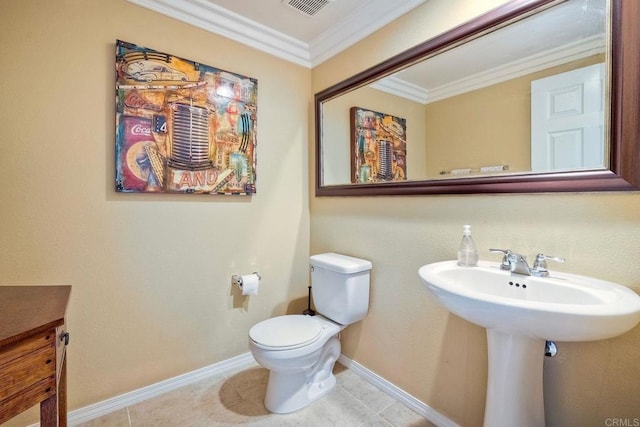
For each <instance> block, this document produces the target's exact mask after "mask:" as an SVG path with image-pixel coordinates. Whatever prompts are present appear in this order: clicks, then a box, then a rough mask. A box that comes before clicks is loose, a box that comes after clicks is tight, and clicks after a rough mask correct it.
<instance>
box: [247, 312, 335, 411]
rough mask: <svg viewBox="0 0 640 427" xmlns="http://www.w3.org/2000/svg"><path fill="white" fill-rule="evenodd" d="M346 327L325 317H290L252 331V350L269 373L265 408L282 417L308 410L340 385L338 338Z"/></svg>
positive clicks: (275, 319)
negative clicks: (337, 374) (317, 400)
mask: <svg viewBox="0 0 640 427" xmlns="http://www.w3.org/2000/svg"><path fill="white" fill-rule="evenodd" d="M344 328H345V326H343V325H339V324H337V323H334V322H332V321H330V320H328V319H325V318H324V317H322V316H304V315H287V316H279V317H274V318H271V319H267V320H265V321H262V322H260V323H258V324H256V325H255V326H253V327H252V328H251V330H250V331H249V338H250V339H249V348H250V350H251V353H252V354H253V357H254V358H255V359H256V361H257V362H258V363H259V364H260V365H261V366H262V367H264V368H266V369H269V380H268V383H267V393H266V395H265V401H264V404H265V407H266V408H267V409H268V410H269V411H270V412H274V413H278V414H286V413H289V412H293V411H297V410H298V409H301V408H304V407H305V406H307V405H308V404H309V403H311V402H313V401H314V400H316V399H319V398H320V397H322V396H323V395H324V394H326V393H327V392H329V391H330V390H331V389H332V388H333V386H334V385H335V383H336V379H335V376H334V375H333V372H332V371H333V366H334V364H335V362H336V360H338V357H340V341H339V340H338V339H337V338H336V335H337V334H338V333H339V332H340V331H341V330H342V329H344Z"/></svg>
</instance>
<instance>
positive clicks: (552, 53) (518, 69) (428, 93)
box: [370, 36, 606, 104]
mask: <svg viewBox="0 0 640 427" xmlns="http://www.w3.org/2000/svg"><path fill="white" fill-rule="evenodd" d="M605 49H606V45H605V43H604V40H603V39H602V36H593V37H590V38H586V39H584V40H581V41H579V42H576V43H573V44H570V45H566V46H562V47H560V48H555V49H550V50H547V51H544V52H541V53H538V54H536V55H532V56H528V57H526V58H522V59H519V60H517V61H513V62H510V63H508V64H505V65H501V66H499V67H495V68H492V69H490V70H487V71H484V72H482V73H477V74H474V75H472V76H470V77H466V78H463V79H459V80H456V81H453V82H451V83H447V84H444V85H441V86H438V87H435V88H432V89H424V88H422V87H420V86H417V85H414V84H412V83H409V82H407V81H404V80H402V79H400V78H398V77H394V76H390V77H386V78H384V79H382V80H380V81H377V82H375V83H373V84H371V85H370V86H371V87H373V88H375V89H378V90H382V91H384V92H387V93H391V94H393V95H396V96H400V97H403V98H407V99H410V100H412V101H416V102H420V103H422V104H429V103H432V102H436V101H440V100H442V99H445V98H449V97H452V96H456V95H460V94H462V93H466V92H470V91H472V90H476V89H481V88H483V87H488V86H492V85H495V84H498V83H501V82H504V81H507V80H511V79H515V78H517V77H522V76H524V75H527V74H531V73H535V72H537V71H541V70H544V69H547V68H551V67H554V66H556V65H561V64H565V63H567V62H572V61H577V60H579V59H582V58H586V57H588V56H591V55H596V54H598V53H603V52H604V51H605Z"/></svg>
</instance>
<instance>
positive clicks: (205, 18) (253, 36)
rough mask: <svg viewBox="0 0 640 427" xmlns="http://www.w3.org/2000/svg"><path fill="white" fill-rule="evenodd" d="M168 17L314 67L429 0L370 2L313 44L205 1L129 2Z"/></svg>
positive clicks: (305, 65) (145, 0)
mask: <svg viewBox="0 0 640 427" xmlns="http://www.w3.org/2000/svg"><path fill="white" fill-rule="evenodd" d="M127 1H129V2H130V3H133V4H136V5H138V6H141V7H144V8H147V9H150V10H153V11H155V12H158V13H161V14H163V15H165V16H169V17H171V18H174V19H177V20H179V21H182V22H185V23H187V24H189V25H193V26H195V27H198V28H201V29H203V30H206V31H209V32H211V33H214V34H218V35H221V36H223V37H226V38H228V39H231V40H234V41H237V42H239V43H242V44H245V45H247V46H250V47H252V48H255V49H258V50H261V51H263V52H266V53H268V54H270V55H273V56H276V57H278V58H282V59H285V60H287V61H290V62H293V63H295V64H298V65H302V66H303V67H307V68H312V67H314V66H316V65H318V64H320V63H322V62H324V61H326V60H327V59H329V58H331V57H332V56H334V55H336V54H338V53H340V52H341V51H343V50H345V49H346V48H348V47H349V46H352V45H353V44H355V43H357V42H358V41H360V40H362V39H363V38H365V37H367V36H368V35H370V34H372V33H373V32H375V31H377V30H378V29H380V28H382V27H383V26H385V25H387V24H388V23H390V22H392V21H393V20H395V19H397V18H399V17H400V16H402V15H403V14H405V13H407V12H409V11H410V10H412V9H414V8H415V7H417V6H419V5H421V4H422V3H424V2H425V1H426V0H408V1H405V2H402V3H403V4H402V5H400V6H398V5H397V4H395V3H396V2H390V1H388V0H369V1H368V3H367V7H366V8H362V9H361V10H358V13H353V14H351V15H348V16H346V17H345V19H344V20H341V21H340V22H337V23H335V24H334V25H332V26H331V27H329V28H328V29H327V30H325V31H324V32H323V33H322V34H321V35H320V36H318V37H316V38H315V39H314V40H312V41H311V42H310V43H305V42H303V41H300V40H298V39H296V38H294V37H291V36H288V35H286V34H284V33H281V32H279V31H276V30H274V29H272V28H269V27H267V26H265V25H262V24H259V23H257V22H255V21H253V20H251V19H248V18H245V17H244V16H242V15H239V14H237V13H235V12H232V11H230V10H228V9H225V8H223V7H220V6H218V5H215V4H213V3H211V2H208V1H206V0H127Z"/></svg>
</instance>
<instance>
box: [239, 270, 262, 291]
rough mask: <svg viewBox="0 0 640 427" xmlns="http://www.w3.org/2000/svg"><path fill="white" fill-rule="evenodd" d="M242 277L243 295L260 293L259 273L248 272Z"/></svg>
mask: <svg viewBox="0 0 640 427" xmlns="http://www.w3.org/2000/svg"><path fill="white" fill-rule="evenodd" d="M240 277H241V278H242V295H258V286H259V284H260V278H259V277H258V275H257V274H255V273H254V274H247V275H243V276H240Z"/></svg>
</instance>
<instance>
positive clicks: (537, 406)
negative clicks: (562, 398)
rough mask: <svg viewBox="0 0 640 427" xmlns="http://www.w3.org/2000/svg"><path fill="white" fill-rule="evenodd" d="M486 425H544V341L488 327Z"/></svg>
mask: <svg viewBox="0 0 640 427" xmlns="http://www.w3.org/2000/svg"><path fill="white" fill-rule="evenodd" d="M487 345H488V349H489V375H488V378H487V402H486V405H485V413H484V426H485V427H502V426H504V427H513V426H518V427H544V396H543V387H542V378H543V369H542V367H543V362H544V345H545V341H544V340H540V339H537V338H531V337H526V336H522V335H511V334H508V333H504V332H498V331H496V330H493V329H487Z"/></svg>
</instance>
